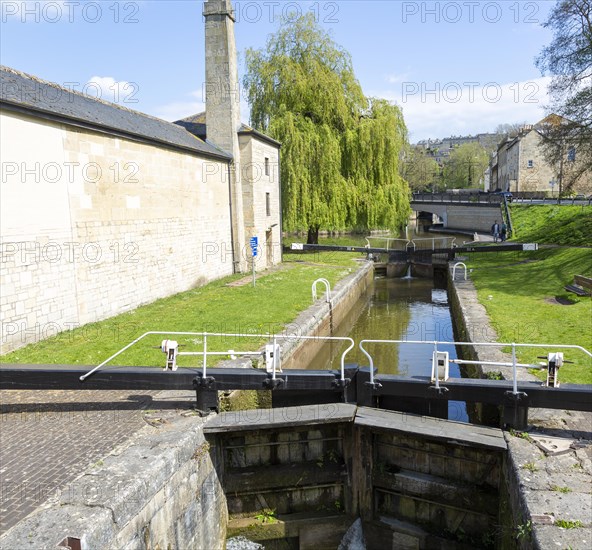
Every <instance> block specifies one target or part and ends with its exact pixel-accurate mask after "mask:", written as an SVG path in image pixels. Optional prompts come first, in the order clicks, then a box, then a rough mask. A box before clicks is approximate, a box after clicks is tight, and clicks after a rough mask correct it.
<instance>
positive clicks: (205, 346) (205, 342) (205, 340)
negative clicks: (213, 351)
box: [203, 332, 208, 380]
mask: <svg viewBox="0 0 592 550" xmlns="http://www.w3.org/2000/svg"><path fill="white" fill-rule="evenodd" d="M207 361H208V335H207V333H205V332H204V334H203V379H204V380H205V379H206V364H207Z"/></svg>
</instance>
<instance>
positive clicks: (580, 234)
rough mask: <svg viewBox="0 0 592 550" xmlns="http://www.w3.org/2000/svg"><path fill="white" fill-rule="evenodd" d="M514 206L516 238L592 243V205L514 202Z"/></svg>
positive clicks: (531, 240) (553, 242)
mask: <svg viewBox="0 0 592 550" xmlns="http://www.w3.org/2000/svg"><path fill="white" fill-rule="evenodd" d="M510 210H511V215H512V225H513V226H514V239H515V240H519V241H521V242H533V243H549V244H558V245H567V246H592V206H557V205H555V206H524V205H521V204H512V205H510Z"/></svg>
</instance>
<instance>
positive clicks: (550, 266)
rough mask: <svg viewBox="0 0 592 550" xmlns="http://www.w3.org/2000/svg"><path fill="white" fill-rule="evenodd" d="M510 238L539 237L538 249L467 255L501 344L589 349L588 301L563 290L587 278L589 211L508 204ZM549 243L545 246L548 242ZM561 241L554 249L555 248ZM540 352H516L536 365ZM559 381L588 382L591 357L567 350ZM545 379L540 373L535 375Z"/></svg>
mask: <svg viewBox="0 0 592 550" xmlns="http://www.w3.org/2000/svg"><path fill="white" fill-rule="evenodd" d="M512 219H513V224H514V230H515V233H514V238H513V240H515V241H519V242H538V243H539V244H540V245H542V246H541V249H540V250H538V251H536V252H505V253H500V254H483V255H479V254H472V255H471V257H470V259H469V261H468V267H469V268H471V269H472V270H473V273H472V274H471V278H472V280H473V281H474V284H475V287H476V288H477V292H478V296H479V301H480V302H481V303H482V304H483V305H484V306H485V309H486V310H487V313H488V315H489V317H490V320H491V324H492V326H493V327H494V328H495V330H496V331H497V333H498V338H499V341H502V342H532V343H557V344H573V345H579V346H582V347H584V348H586V349H588V350H589V351H592V299H591V298H589V297H579V296H576V295H575V294H572V293H569V292H567V291H566V290H565V289H564V286H565V285H567V284H572V283H573V277H574V275H587V276H592V248H585V247H586V246H592V242H591V239H592V208H591V207H581V206H561V207H559V206H520V205H512ZM546 245H547V246H546ZM557 245H560V246H557ZM541 353H542V350H538V351H537V350H536V349H533V350H528V349H525V350H519V352H518V358H519V360H520V361H521V362H526V363H538V362H540V361H542V360H541V359H539V358H537V355H539V354H541ZM566 359H568V360H573V361H575V363H576V364H574V365H571V364H565V365H564V366H563V367H562V369H561V371H560V376H559V378H560V380H561V381H563V382H573V383H580V384H592V359H590V358H588V357H586V356H585V355H584V354H582V353H580V352H568V353H567V357H566ZM539 375H540V376H543V374H542V373H539Z"/></svg>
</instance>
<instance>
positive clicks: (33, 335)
mask: <svg viewBox="0 0 592 550" xmlns="http://www.w3.org/2000/svg"><path fill="white" fill-rule="evenodd" d="M204 15H205V21H206V32H205V35H206V52H207V55H206V83H207V84H206V91H207V97H206V114H205V117H202V118H201V119H200V120H201V122H199V123H198V122H196V123H195V124H194V125H193V126H191V124H189V123H182V121H180V122H179V123H177V124H173V123H169V122H165V121H163V120H160V119H157V118H154V117H151V116H148V115H145V114H143V113H139V112H136V111H132V110H129V109H126V108H123V107H120V106H117V105H114V104H111V103H107V102H105V101H101V100H99V99H95V98H91V97H88V96H85V95H82V94H80V93H77V92H73V91H71V90H67V89H65V88H63V87H60V86H58V85H57V84H53V83H51V82H46V81H43V80H41V79H38V78H36V77H34V76H31V75H28V74H25V73H23V72H20V71H17V70H14V69H11V68H8V67H1V69H0V85H1V90H0V107H1V111H0V132H1V135H0V144H1V148H2V149H1V157H2V181H1V188H0V191H1V199H0V203H1V204H0V208H1V210H0V232H1V242H0V252H1V259H0V270H1V277H2V288H1V296H0V299H1V302H0V308H1V309H0V311H1V316H2V341H1V344H2V346H1V351H2V353H5V352H7V351H10V350H13V349H16V348H18V347H20V346H22V345H25V344H27V343H31V342H35V341H38V340H41V339H43V338H47V337H50V336H53V335H55V334H57V333H60V332H62V331H65V330H68V329H72V328H75V327H78V326H80V325H85V324H87V323H91V322H93V321H97V320H101V319H105V318H107V317H111V316H114V315H117V314H120V313H122V312H126V311H129V310H132V309H134V308H136V307H138V306H139V305H141V304H145V303H149V302H152V301H154V300H156V299H158V298H162V297H166V296H169V295H172V294H175V293H178V292H182V291H184V290H188V289H190V288H193V287H195V286H198V285H202V284H204V283H206V282H208V281H211V280H214V279H216V278H220V277H223V276H226V275H229V274H232V273H235V272H241V271H245V270H246V269H247V268H249V266H250V262H251V260H252V257H251V249H250V247H249V241H250V239H251V237H257V238H258V240H259V245H260V248H259V255H258V256H257V260H256V263H255V265H256V268H257V269H264V268H266V267H268V266H270V265H273V264H276V263H278V262H279V261H281V246H280V244H281V211H280V204H281V197H280V182H279V144H278V143H277V142H275V141H274V140H272V139H270V138H269V137H267V136H264V135H262V134H260V133H258V132H255V131H254V130H252V129H251V128H249V127H248V126H245V125H242V124H241V123H240V111H239V101H240V98H239V94H238V93H232V92H233V91H236V90H238V73H237V64H236V46H235V41H234V17H233V11H232V6H231V3H230V0H209V1H207V2H206V3H205V4H204ZM229 91H230V93H229ZM206 138H207V139H206ZM155 328H158V327H157V325H155ZM128 332H129V331H128ZM117 337H121V338H123V339H126V341H129V340H131V339H132V338H133V337H134V334H133V333H131V332H129V333H127V334H125V335H120V334H117V335H115V334H114V338H117ZM124 343H125V342H123V341H122V345H123V344H124Z"/></svg>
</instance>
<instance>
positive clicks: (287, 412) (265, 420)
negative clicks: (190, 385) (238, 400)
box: [204, 403, 356, 434]
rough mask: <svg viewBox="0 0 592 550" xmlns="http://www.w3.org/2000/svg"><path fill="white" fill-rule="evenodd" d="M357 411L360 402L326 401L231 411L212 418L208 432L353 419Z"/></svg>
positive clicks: (207, 423)
mask: <svg viewBox="0 0 592 550" xmlns="http://www.w3.org/2000/svg"><path fill="white" fill-rule="evenodd" d="M355 414H356V405H348V404H346V403H323V404H319V405H306V406H303V407H281V408H277V409H256V410H250V411H231V412H225V413H221V414H219V415H216V416H214V417H213V418H211V419H209V420H208V421H207V422H206V424H205V425H204V433H206V434H213V433H224V432H241V431H253V430H269V429H277V428H284V427H285V428H294V427H296V426H314V425H319V424H339V423H344V422H345V423H349V422H353V420H354V416H355Z"/></svg>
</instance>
